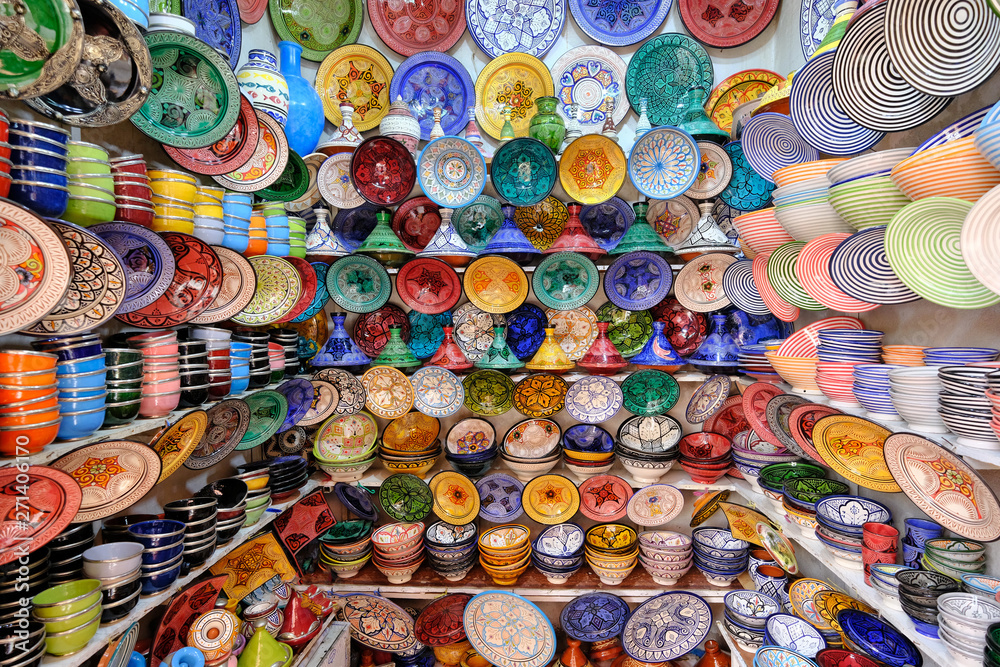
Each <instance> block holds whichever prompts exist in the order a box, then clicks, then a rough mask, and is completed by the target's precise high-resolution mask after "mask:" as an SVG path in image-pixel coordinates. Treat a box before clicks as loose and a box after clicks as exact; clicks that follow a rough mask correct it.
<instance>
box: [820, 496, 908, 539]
mask: <svg viewBox="0 0 1000 667" xmlns="http://www.w3.org/2000/svg"><path fill="white" fill-rule="evenodd" d="M848 515H850V517H851V518H850V522H848V521H847V520H845V516H848ZM816 519H817V521H820V520H821V521H822V522H823V523H827V524H829V525H831V526H833V527H834V528H838V529H840V530H841V531H844V532H847V533H855V532H861V527H862V526H863V525H864V524H865V523H867V522H869V521H871V522H876V523H890V522H891V521H892V512H890V511H889V508H888V507H886V506H885V505H883V504H882V503H879V502H876V501H874V500H872V499H870V498H863V497H861V496H851V495H837V496H827V497H825V498H822V499H821V500H820V501H819V502H817V503H816Z"/></svg>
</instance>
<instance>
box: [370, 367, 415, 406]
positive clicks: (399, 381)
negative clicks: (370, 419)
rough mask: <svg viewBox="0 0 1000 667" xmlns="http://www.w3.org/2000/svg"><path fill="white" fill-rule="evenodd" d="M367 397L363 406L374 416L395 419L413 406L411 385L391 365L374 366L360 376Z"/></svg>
mask: <svg viewBox="0 0 1000 667" xmlns="http://www.w3.org/2000/svg"><path fill="white" fill-rule="evenodd" d="M361 386H362V387H364V388H365V393H366V394H367V398H366V399H365V406H366V407H367V408H368V409H369V410H371V411H372V413H373V414H374V415H375V416H376V417H381V418H382V419H396V418H397V417H402V416H403V415H405V414H406V413H407V412H409V411H410V408H412V407H413V385H411V384H410V381H409V380H408V379H407V377H406V376H405V375H403V373H402V372H401V371H399V370H397V369H395V368H392V367H391V366H375V367H373V368H369V369H368V370H367V371H365V374H364V375H362V376H361Z"/></svg>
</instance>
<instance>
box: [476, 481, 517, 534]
mask: <svg viewBox="0 0 1000 667" xmlns="http://www.w3.org/2000/svg"><path fill="white" fill-rule="evenodd" d="M476 490H477V491H479V518H481V519H485V520H486V521H491V522H493V523H503V522H505V521H513V520H514V519H516V518H517V517H519V516H521V514H522V513H524V507H523V506H522V505H521V491H523V490H524V484H522V483H521V482H519V481H518V480H516V479H514V478H513V477H511V476H510V475H505V474H504V473H502V472H498V473H494V474H492V475H487V476H486V477H483V478H482V479H481V480H479V481H478V482H476Z"/></svg>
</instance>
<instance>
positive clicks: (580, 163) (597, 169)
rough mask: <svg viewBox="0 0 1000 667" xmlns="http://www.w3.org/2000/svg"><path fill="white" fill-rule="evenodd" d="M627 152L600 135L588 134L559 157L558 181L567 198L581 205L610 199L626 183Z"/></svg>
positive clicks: (574, 142)
mask: <svg viewBox="0 0 1000 667" xmlns="http://www.w3.org/2000/svg"><path fill="white" fill-rule="evenodd" d="M625 166H626V160H625V153H624V151H622V149H621V147H620V146H619V145H618V144H617V143H616V142H615V141H612V140H611V139H609V138H608V137H605V136H603V135H600V134H586V135H584V136H582V137H580V138H579V139H576V140H574V141H573V143H571V144H570V145H569V146H567V147H566V148H565V149H564V150H563V152H562V155H561V156H560V157H559V182H560V183H561V184H562V186H563V190H565V191H566V194H567V196H569V197H570V198H571V199H573V200H575V201H578V202H580V203H581V204H600V203H602V202H606V201H607V200H609V199H611V197H613V196H614V195H615V194H617V192H618V191H619V190H620V189H621V187H622V183H624V182H625Z"/></svg>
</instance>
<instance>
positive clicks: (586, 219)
mask: <svg viewBox="0 0 1000 667" xmlns="http://www.w3.org/2000/svg"><path fill="white" fill-rule="evenodd" d="M634 221H635V212H634V211H633V210H632V207H631V206H629V204H628V202H626V201H625V200H624V199H622V198H621V197H612V198H611V199H609V200H608V201H606V202H604V203H603V204H592V205H589V206H584V207H583V208H582V209H580V224H582V225H583V228H584V229H585V230H587V233H588V234H590V237H591V238H592V239H594V240H595V241H597V245H599V246H601V247H602V248H604V249H605V250H607V251H609V252H610V251H612V250H614V249H615V247H616V246H617V245H618V243H619V241H621V239H622V237H623V236H625V232H627V231H628V229H629V227H631V226H632V223H633V222H634Z"/></svg>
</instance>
